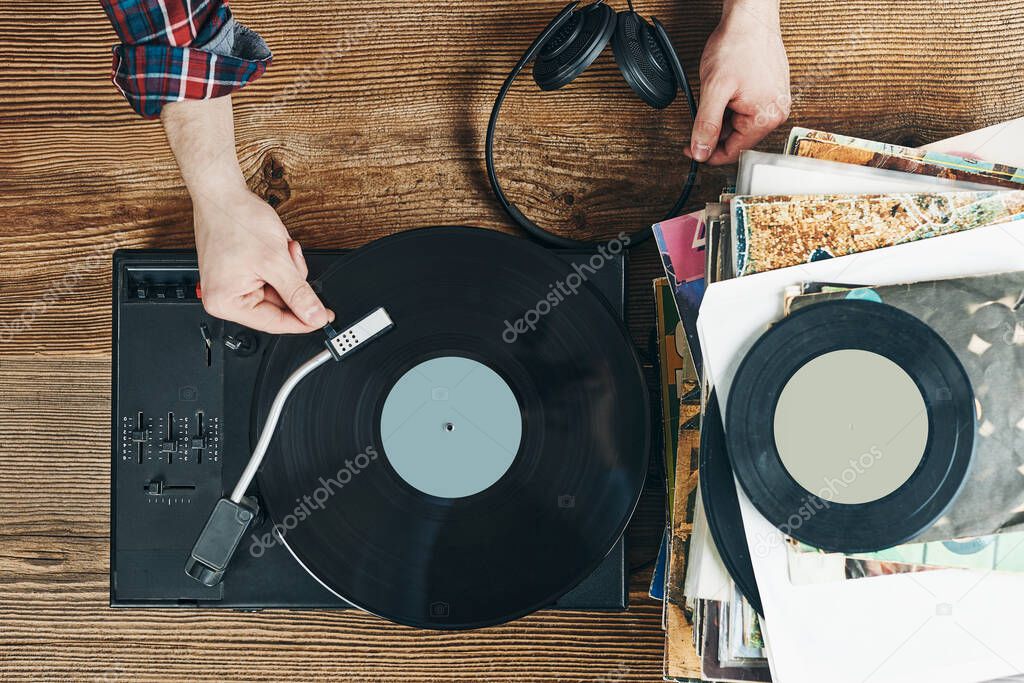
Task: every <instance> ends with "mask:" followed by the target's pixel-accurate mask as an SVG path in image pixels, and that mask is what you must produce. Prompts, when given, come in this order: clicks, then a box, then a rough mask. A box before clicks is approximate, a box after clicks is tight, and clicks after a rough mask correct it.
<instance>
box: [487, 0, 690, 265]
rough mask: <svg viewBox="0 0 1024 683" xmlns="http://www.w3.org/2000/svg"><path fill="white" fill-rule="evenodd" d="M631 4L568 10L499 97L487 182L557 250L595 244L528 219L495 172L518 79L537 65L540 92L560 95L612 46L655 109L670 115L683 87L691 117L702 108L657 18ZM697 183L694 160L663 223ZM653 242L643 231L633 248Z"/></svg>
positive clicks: (490, 128)
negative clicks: (499, 129)
mask: <svg viewBox="0 0 1024 683" xmlns="http://www.w3.org/2000/svg"><path fill="white" fill-rule="evenodd" d="M627 1H628V2H629V9H628V10H626V11H623V12H616V11H615V10H613V9H612V8H611V7H609V6H608V5H606V4H605V3H604V0H595V1H594V2H592V3H590V4H588V5H584V6H583V7H580V0H574V2H571V3H569V4H568V5H566V6H565V8H564V9H563V10H562V11H561V12H559V13H558V16H556V17H555V18H554V19H553V20H552V21H551V23H550V24H548V25H547V27H546V28H545V29H544V30H543V31H541V33H540V35H539V36H537V38H536V39H535V40H534V41H533V43H532V44H531V45H530V47H529V48H527V50H526V52H524V53H523V56H522V57H520V58H519V61H518V62H516V65H515V66H514V67H513V68H512V71H511V72H510V73H509V75H508V77H507V78H506V79H505V82H504V83H503V84H502V86H501V90H499V91H498V96H497V98H495V100H494V107H493V108H492V109H491V118H490V120H489V121H488V122H487V141H486V145H485V150H486V160H487V178H488V180H490V182H491V189H492V190H494V194H495V196H497V198H498V201H499V202H501V206H502V208H504V209H505V211H506V212H507V213H508V215H509V216H510V217H511V218H512V220H514V221H515V222H516V223H517V224H518V225H519V226H520V227H521V228H522V229H523V230H525V231H526V232H527V233H529V234H530V235H532V236H533V237H535V238H537V239H538V240H540V241H542V242H546V243H547V244H549V245H551V246H554V247H561V248H573V247H577V248H578V247H586V246H590V243H588V242H584V241H581V240H574V239H569V238H567V237H560V236H558V235H555V234H553V233H551V232H548V231H547V230H545V229H544V228H542V227H540V226H539V225H537V224H536V223H534V222H533V221H531V220H530V219H529V218H527V217H526V216H525V215H524V214H523V212H522V211H521V210H520V209H519V207H517V206H516V205H515V204H514V203H512V201H511V200H510V199H509V198H508V197H507V196H505V192H504V190H502V189H501V183H500V182H499V181H498V174H497V172H496V171H495V170H494V129H495V127H496V126H497V123H498V114H499V113H500V112H501V105H502V103H504V101H505V96H506V95H507V94H508V91H509V90H510V89H511V87H512V83H513V82H514V81H515V79H516V77H517V76H518V75H519V74H520V72H522V70H523V69H525V68H526V66H527V65H529V64H530V62H533V80H534V81H535V82H536V83H537V85H538V86H540V89H541V90H558V89H559V88H562V87H564V86H566V85H568V84H569V83H571V82H572V81H573V80H574V79H575V78H576V77H577V76H579V75H580V74H582V73H583V72H584V71H585V70H586V69H587V67H589V66H590V65H591V64H593V63H594V60H596V59H597V57H598V55H600V54H601V52H602V51H603V50H604V48H605V46H606V45H607V44H608V42H609V41H611V44H612V52H613V53H614V55H615V63H616V64H618V66H619V71H621V72H622V76H623V78H625V79H626V83H628V84H629V87H631V88H632V89H633V91H634V92H635V93H636V94H637V95H639V96H640V99H642V100H643V101H644V102H646V103H647V104H649V105H650V106H652V107H654V108H655V109H664V108H665V107H667V106H668V105H669V104H671V103H672V100H674V99H675V96H676V90H677V89H678V88H679V87H680V86H681V87H682V89H683V93H684V94H685V95H686V101H687V104H688V105H689V107H690V114H691V115H692V116H693V117H694V118H696V116H697V103H696V102H695V100H694V98H693V92H692V91H691V90H690V83H689V81H688V80H687V79H686V73H685V72H684V71H683V65H682V64H681V63H680V61H679V55H678V54H676V51H675V48H674V47H672V42H671V41H670V40H669V37H668V34H667V33H666V32H665V28H664V27H663V26H662V25H661V22H659V21H658V20H657V19H655V18H654V17H651V23H648V22H647V20H646V19H644V18H643V17H641V16H640V15H639V14H637V13H636V11H634V10H633V3H632V0H627ZM696 178H697V162H696V161H695V160H693V159H691V160H690V172H689V175H688V176H687V178H686V184H685V185H684V186H683V191H682V193H680V195H679V198H678V199H676V202H675V204H673V206H672V208H671V209H669V212H668V214H667V215H666V216H665V218H663V219H662V220H666V219H668V218H672V217H673V216H676V215H678V214H679V212H680V211H681V210H682V208H683V205H684V204H686V201H687V200H688V199H689V197H690V192H691V191H692V190H693V185H694V182H695V180H696ZM650 236H651V229H650V227H649V226H648V227H645V228H641V229H640V230H637V231H636V232H635V233H633V234H632V235H631V236H630V242H629V244H630V246H635V245H636V244H639V243H641V242H643V241H644V240H646V239H647V238H648V237H650Z"/></svg>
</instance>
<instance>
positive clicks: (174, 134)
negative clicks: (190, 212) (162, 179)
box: [160, 96, 245, 200]
mask: <svg viewBox="0 0 1024 683" xmlns="http://www.w3.org/2000/svg"><path fill="white" fill-rule="evenodd" d="M160 120H161V121H162V122H163V126H164V131H165V132H166V133H167V141H168V143H170V146H171V150H172V151H173V152H174V158H175V159H176V160H177V162H178V168H179V169H180V170H181V177H182V179H183V180H184V181H185V186H186V187H187V188H188V191H189V194H191V195H192V198H193V200H198V199H200V198H201V197H214V198H215V197H217V196H218V194H219V193H222V192H224V191H228V190H235V189H243V188H245V178H244V177H243V176H242V171H241V169H240V168H239V166H238V157H237V156H236V154H235V126H234V121H233V119H232V110H231V97H230V96H226V97H218V98H216V99H212V100H187V101H182V102H171V103H169V104H167V105H166V106H165V107H164V108H163V111H162V112H161V115H160Z"/></svg>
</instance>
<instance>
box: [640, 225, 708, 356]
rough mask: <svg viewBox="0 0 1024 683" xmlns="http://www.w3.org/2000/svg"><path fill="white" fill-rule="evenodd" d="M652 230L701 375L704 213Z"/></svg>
mask: <svg viewBox="0 0 1024 683" xmlns="http://www.w3.org/2000/svg"><path fill="white" fill-rule="evenodd" d="M652 230H653V231H654V239H655V241H656V242H657V244H658V250H659V252H660V253H661V261H662V265H663V266H664V268H665V275H666V276H667V277H668V281H669V283H670V285H671V288H672V292H673V296H674V298H675V306H676V311H677V312H678V314H679V318H680V320H681V321H682V324H683V329H684V330H685V332H686V337H687V345H688V347H689V353H690V357H691V359H692V361H693V365H694V367H695V368H696V369H697V373H698V374H700V371H701V366H702V359H701V354H700V342H699V340H698V339H697V311H698V309H699V308H700V302H701V300H702V299H703V298H704V287H705V282H704V262H705V250H706V241H707V235H706V233H705V225H704V216H703V211H696V212H694V213H689V214H686V215H683V216H678V217H676V218H672V219H669V220H667V221H662V222H660V223H655V224H654V225H653V226H652Z"/></svg>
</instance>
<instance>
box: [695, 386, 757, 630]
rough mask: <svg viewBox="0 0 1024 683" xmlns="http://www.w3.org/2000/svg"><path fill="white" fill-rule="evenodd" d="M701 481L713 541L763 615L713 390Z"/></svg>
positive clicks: (703, 427)
mask: <svg viewBox="0 0 1024 683" xmlns="http://www.w3.org/2000/svg"><path fill="white" fill-rule="evenodd" d="M699 471H700V476H699V477H698V481H699V482H700V493H701V499H702V500H703V502H704V514H705V516H706V517H707V520H708V529H709V530H710V532H711V540H713V541H714V542H715V547H716V548H717V549H718V555H719V556H720V557H721V558H722V564H724V565H725V568H726V570H728V572H729V575H730V576H731V577H732V580H733V581H734V582H735V583H736V587H737V588H738V589H739V591H740V593H742V594H743V597H744V598H746V599H747V602H748V603H749V604H750V606H751V607H753V608H754V611H756V612H757V613H758V614H760V615H761V616H764V611H763V608H762V607H761V594H760V592H758V590H757V580H756V579H755V578H754V566H753V565H752V564H751V562H750V548H749V546H748V545H747V534H746V531H744V529H743V517H742V515H741V514H740V503H739V499H738V498H737V496H736V479H735V478H734V477H733V474H732V465H731V464H730V463H729V453H728V450H727V448H726V445H725V427H724V426H723V425H722V411H721V409H720V408H719V406H718V395H717V394H716V393H715V391H714V390H712V391H711V395H710V396H708V400H707V406H706V407H705V409H704V417H703V418H702V419H701V423H700V470H699Z"/></svg>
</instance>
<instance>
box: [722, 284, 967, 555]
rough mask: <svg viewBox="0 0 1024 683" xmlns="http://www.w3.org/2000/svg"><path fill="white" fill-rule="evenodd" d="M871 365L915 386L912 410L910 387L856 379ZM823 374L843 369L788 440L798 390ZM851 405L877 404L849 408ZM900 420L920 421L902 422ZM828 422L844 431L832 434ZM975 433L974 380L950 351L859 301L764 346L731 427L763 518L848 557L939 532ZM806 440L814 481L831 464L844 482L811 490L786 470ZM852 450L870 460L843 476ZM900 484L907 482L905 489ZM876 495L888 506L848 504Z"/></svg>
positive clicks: (927, 333)
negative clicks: (852, 495) (911, 443)
mask: <svg viewBox="0 0 1024 683" xmlns="http://www.w3.org/2000/svg"><path fill="white" fill-rule="evenodd" d="M850 352H854V353H852V354H850ZM864 352H866V353H864ZM862 359H867V360H869V361H870V363H874V364H884V365H885V367H886V368H889V369H888V370H886V371H885V372H884V373H879V378H885V379H887V380H888V378H890V377H895V378H897V379H898V378H900V377H902V378H905V386H906V387H909V390H910V394H908V395H907V396H906V399H905V400H904V398H903V396H902V395H901V396H900V398H899V400H895V399H894V396H893V394H894V392H896V393H899V391H901V389H900V385H898V384H895V383H894V384H893V386H894V387H895V388H894V389H889V388H888V384H887V385H886V386H885V388H882V387H875V386H874V385H873V384H872V382H873V381H874V376H872V378H871V379H868V378H865V377H862V376H857V375H856V374H854V375H851V374H850V367H847V366H844V365H843V363H846V364H849V363H851V362H853V361H856V362H857V363H859V362H861V360H862ZM836 360H839V361H840V364H839V365H835V364H834V363H833V361H836ZM823 361H827V363H826V364H825V365H823V364H822V363H823ZM870 363H869V365H870ZM821 367H829V368H833V370H831V373H832V374H830V375H829V376H826V377H825V378H824V381H821V378H820V377H818V378H817V380H816V383H815V384H814V385H813V386H814V387H816V388H817V389H816V391H815V392H814V393H813V394H812V395H810V396H809V400H804V401H803V402H802V404H801V406H802V407H801V410H802V411H803V412H804V413H806V415H805V416H803V415H801V414H797V415H795V417H794V416H793V415H791V414H789V416H788V420H789V421H788V422H786V424H787V427H786V429H785V430H782V429H778V428H777V427H776V425H777V423H776V418H777V416H778V415H780V414H782V411H783V410H784V409H783V407H782V406H783V401H782V400H780V399H784V398H785V394H784V392H785V391H787V387H793V386H795V385H796V384H798V383H797V381H796V380H797V378H798V377H802V376H805V373H811V374H814V373H816V372H818V371H819V370H820V368H821ZM811 368H818V370H814V371H813V372H812V371H811V370H810V369H811ZM791 380H793V382H791ZM901 381H902V380H901ZM801 386H802V387H803V385H802V384H801ZM801 391H806V387H803V388H802V389H801ZM850 395H856V396H865V397H866V398H865V399H864V400H859V399H858V401H857V402H856V405H850V404H849V401H848V399H849V396H850ZM805 398H806V397H805ZM908 406H911V407H909V408H908ZM917 406H920V407H919V408H917ZM833 408H834V409H833ZM901 410H902V411H904V412H906V413H907V415H908V416H909V418H910V419H906V420H905V419H903V416H899V419H895V418H894V415H895V413H896V412H898V411H901ZM865 414H870V415H872V416H873V417H872V418H871V419H868V418H865V417H864V415H865ZM812 415H813V416H816V417H812ZM821 420H827V421H829V422H830V423H834V428H831V427H830V429H829V430H828V431H827V433H823V432H822V431H821V423H820V421H821ZM886 421H889V422H890V424H887V425H886V426H885V429H884V430H881V436H879V430H877V429H876V430H875V433H874V434H872V433H871V432H872V429H873V427H876V426H877V425H880V424H882V423H884V422H886ZM864 423H867V424H864ZM974 428H975V423H974V396H973V392H972V389H971V384H970V380H969V379H968V377H967V374H966V372H965V371H964V369H963V367H962V366H961V364H960V361H959V360H958V359H957V357H956V355H955V354H954V353H953V351H952V350H951V349H950V348H949V345H948V344H946V342H945V341H944V340H943V339H942V338H941V337H940V336H939V335H938V334H936V333H935V331H933V330H932V329H931V328H930V327H928V326H927V325H925V324H924V323H923V322H921V321H920V320H918V319H917V318H915V317H914V316H912V315H909V314H908V313H905V312H903V311H901V310H899V309H897V308H894V307H892V306H889V305H887V304H883V303H875V302H871V301H857V300H840V301H826V302H823V303H820V304H814V305H811V306H808V307H807V308H804V309H801V310H799V311H797V312H795V313H793V314H792V315H790V316H788V317H786V318H785V319H783V320H782V321H781V322H779V323H777V324H776V325H775V326H773V327H772V328H771V329H770V330H768V331H767V332H766V333H765V334H764V335H762V336H761V337H760V338H759V339H758V340H757V342H755V344H754V345H753V347H752V348H751V349H750V352H749V353H748V354H747V355H746V356H745V357H744V359H743V361H742V362H741V363H740V366H739V368H738V370H737V371H736V375H735V377H734V379H733V383H732V386H731V390H730V394H729V404H728V407H727V411H726V422H725V433H726V444H727V448H728V453H729V458H730V461H731V463H732V467H733V471H734V472H735V474H736V477H737V479H738V480H739V482H740V484H741V485H742V487H743V490H744V492H745V493H746V494H747V497H748V498H749V499H750V501H751V503H753V505H754V507H756V508H757V509H758V511H760V512H761V514H762V515H764V517H765V518H766V519H768V520H769V521H770V522H771V523H772V524H774V525H775V526H776V527H778V528H779V529H780V530H782V531H783V532H784V533H785V534H786V535H788V536H791V537H793V538H796V539H798V540H800V541H803V542H805V543H807V544H809V545H812V546H814V547H816V548H821V549H823V550H827V551H833V552H842V553H854V552H872V551H877V550H882V549H884V548H889V547H892V546H896V545H899V544H901V543H905V542H907V541H909V540H911V539H913V538H914V537H915V536H917V535H918V534H920V533H921V532H922V531H924V530H925V529H927V528H929V527H930V526H931V525H932V524H933V523H934V522H935V521H936V520H937V519H938V518H939V517H940V516H941V515H942V513H943V512H944V511H945V510H946V509H947V508H948V507H949V505H950V504H951V503H952V502H953V499H954V498H955V497H956V495H957V493H958V492H959V491H960V489H961V487H962V486H963V483H964V481H965V480H966V477H967V472H968V469H969V466H970V463H971V458H972V455H973V446H974ZM913 432H919V434H920V447H918V448H917V449H916V453H915V454H912V457H910V456H909V455H908V451H907V450H906V449H904V448H903V445H904V443H903V442H904V441H905V439H906V438H908V434H911V433H913ZM865 434H869V435H870V436H869V437H868V438H865ZM807 435H813V436H814V441H812V442H811V449H810V452H809V454H808V455H809V456H810V457H807V456H806V455H805V456H804V458H803V462H805V463H807V464H808V465H809V466H810V467H811V469H812V470H813V468H814V467H817V466H819V465H820V464H821V463H829V464H830V469H829V470H828V472H829V473H830V474H831V475H833V476H829V477H821V478H812V480H809V482H808V481H804V480H803V479H802V478H801V477H802V476H803V474H802V472H798V471H797V470H795V469H791V468H792V460H791V461H790V467H787V465H786V464H785V463H784V455H785V451H786V447H785V446H786V444H788V442H789V441H790V440H792V439H794V438H798V439H802V440H803V441H802V443H804V444H806V443H807V439H806V437H807ZM871 439H874V441H871ZM780 444H781V445H783V448H781V449H780ZM851 444H854V445H856V447H857V448H860V449H862V451H861V453H860V456H859V457H851V458H850V459H849V464H848V466H847V465H846V463H845V462H843V463H839V464H838V465H834V466H833V463H834V461H833V456H834V455H835V454H836V453H841V452H842V453H844V455H843V457H844V458H845V457H846V454H845V449H848V448H849V447H850V445H851ZM868 444H873V445H871V446H870V449H869V446H868ZM780 450H782V451H783V452H784V454H783V455H780ZM901 467H902V468H905V472H903V471H901V470H900V468H901ZM840 468H842V469H840ZM894 468H895V469H894ZM847 470H848V471H849V472H850V473H852V474H851V475H850V476H847V474H848V472H847ZM891 473H896V474H899V475H900V476H899V477H898V479H895V480H894V479H893V478H892V477H890V474H891ZM798 479H799V480H800V481H802V482H803V484H804V485H801V483H798ZM872 486H874V487H876V488H878V487H881V488H878V491H879V493H878V495H877V496H875V495H872V496H871V497H870V498H866V499H864V500H857V501H856V502H849V500H847V499H846V496H847V494H848V493H849V492H850V491H858V490H861V489H864V488H865V487H872ZM871 490H874V489H871Z"/></svg>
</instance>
